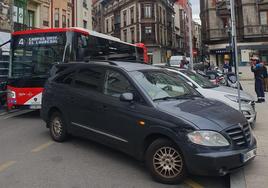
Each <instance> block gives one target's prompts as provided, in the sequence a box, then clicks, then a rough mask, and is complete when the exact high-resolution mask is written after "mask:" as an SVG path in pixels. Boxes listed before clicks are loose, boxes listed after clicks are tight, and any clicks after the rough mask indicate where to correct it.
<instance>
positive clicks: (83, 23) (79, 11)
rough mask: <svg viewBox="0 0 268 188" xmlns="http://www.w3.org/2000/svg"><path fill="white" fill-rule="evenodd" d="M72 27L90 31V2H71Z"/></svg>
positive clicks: (78, 0) (82, 0) (77, 0)
mask: <svg viewBox="0 0 268 188" xmlns="http://www.w3.org/2000/svg"><path fill="white" fill-rule="evenodd" d="M73 4H74V6H75V9H74V17H75V19H74V20H73V21H74V26H75V27H82V28H85V29H89V30H92V0H76V1H73Z"/></svg>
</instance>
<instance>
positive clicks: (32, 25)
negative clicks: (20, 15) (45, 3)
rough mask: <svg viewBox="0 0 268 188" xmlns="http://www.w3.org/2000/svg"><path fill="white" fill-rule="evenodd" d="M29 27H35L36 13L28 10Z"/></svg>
mask: <svg viewBox="0 0 268 188" xmlns="http://www.w3.org/2000/svg"><path fill="white" fill-rule="evenodd" d="M28 27H29V28H33V27H34V11H31V10H28Z"/></svg>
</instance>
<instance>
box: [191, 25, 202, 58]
mask: <svg viewBox="0 0 268 188" xmlns="http://www.w3.org/2000/svg"><path fill="white" fill-rule="evenodd" d="M192 33H193V34H192V36H193V56H194V62H195V63H198V62H199V61H200V58H201V57H200V56H201V51H202V49H201V48H202V38H201V25H200V24H199V23H197V22H195V21H193V22H192Z"/></svg>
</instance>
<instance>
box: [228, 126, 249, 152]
mask: <svg viewBox="0 0 268 188" xmlns="http://www.w3.org/2000/svg"><path fill="white" fill-rule="evenodd" d="M225 132H226V133H227V134H228V135H229V137H230V138H231V139H232V141H233V143H234V145H235V146H238V147H245V146H248V145H249V144H250V142H251V130H250V125H249V124H248V123H245V124H243V125H242V124H238V125H235V126H233V127H231V128H229V129H227V130H226V131H225Z"/></svg>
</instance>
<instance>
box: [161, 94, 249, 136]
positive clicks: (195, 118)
mask: <svg viewBox="0 0 268 188" xmlns="http://www.w3.org/2000/svg"><path fill="white" fill-rule="evenodd" d="M156 107H157V108H158V110H160V111H162V112H165V113H168V114H169V115H172V116H175V117H178V118H180V119H183V120H185V121H190V122H191V123H193V124H195V126H196V127H197V128H199V129H206V130H215V131H222V130H223V129H226V128H228V127H230V126H232V125H235V124H238V123H245V122H247V120H246V119H245V118H244V116H243V114H242V113H240V112H239V111H237V110H235V109H233V108H231V107H229V106H228V105H226V104H224V103H222V102H220V101H216V100H210V99H193V100H177V101H163V102H159V103H157V104H156Z"/></svg>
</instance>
